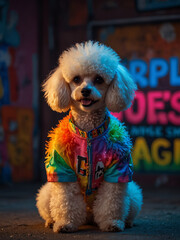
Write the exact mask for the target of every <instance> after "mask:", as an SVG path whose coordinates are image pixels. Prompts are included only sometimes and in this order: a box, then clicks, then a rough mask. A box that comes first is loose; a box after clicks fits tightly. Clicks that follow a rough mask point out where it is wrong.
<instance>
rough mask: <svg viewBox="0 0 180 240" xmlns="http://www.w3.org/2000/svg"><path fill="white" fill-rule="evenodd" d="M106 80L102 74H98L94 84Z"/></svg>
mask: <svg viewBox="0 0 180 240" xmlns="http://www.w3.org/2000/svg"><path fill="white" fill-rule="evenodd" d="M103 82H104V79H103V78H102V77H101V76H99V75H98V76H96V77H95V79H94V84H102V83H103Z"/></svg>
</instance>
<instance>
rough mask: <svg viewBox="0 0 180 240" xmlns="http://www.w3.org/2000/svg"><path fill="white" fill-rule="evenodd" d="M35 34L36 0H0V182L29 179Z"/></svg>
mask: <svg viewBox="0 0 180 240" xmlns="http://www.w3.org/2000/svg"><path fill="white" fill-rule="evenodd" d="M32 13H33V14H32ZM37 37H38V36H37V6H36V1H28V2H26V3H25V4H24V2H23V1H20V0H17V1H13V0H11V1H8V0H0V183H7V182H11V181H24V180H32V179H33V175H34V171H33V169H34V146H33V139H34V137H36V136H35V135H34V132H35V127H36V121H35V118H36V117H35V116H36V114H35V113H36V111H37V108H38V102H37V92H38V83H37Z"/></svg>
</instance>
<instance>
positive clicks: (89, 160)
mask: <svg viewBox="0 0 180 240" xmlns="http://www.w3.org/2000/svg"><path fill="white" fill-rule="evenodd" d="M91 151H92V149H91V141H90V139H87V152H88V166H89V172H88V188H87V195H89V194H91V180H92V179H91V175H92V174H91V171H92V169H91V168H92V156H91Z"/></svg>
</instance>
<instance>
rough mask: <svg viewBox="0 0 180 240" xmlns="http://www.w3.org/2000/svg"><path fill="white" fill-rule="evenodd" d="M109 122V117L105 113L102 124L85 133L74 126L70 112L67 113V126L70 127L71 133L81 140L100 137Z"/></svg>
mask: <svg viewBox="0 0 180 240" xmlns="http://www.w3.org/2000/svg"><path fill="white" fill-rule="evenodd" d="M109 122H110V116H109V114H108V113H107V114H106V117H105V120H104V121H103V123H101V124H100V125H99V126H98V127H97V128H94V129H92V130H91V131H89V132H85V131H83V130H81V129H79V128H78V127H77V126H76V125H75V124H74V122H73V119H72V114H71V112H70V113H69V125H70V129H71V131H72V132H74V133H75V134H77V135H78V136H80V137H82V138H88V139H93V138H96V137H98V136H100V135H102V134H103V133H104V132H105V131H106V130H107V128H108V126H109Z"/></svg>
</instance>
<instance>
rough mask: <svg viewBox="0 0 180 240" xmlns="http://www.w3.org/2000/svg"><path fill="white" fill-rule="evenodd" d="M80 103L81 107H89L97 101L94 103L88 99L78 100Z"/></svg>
mask: <svg viewBox="0 0 180 240" xmlns="http://www.w3.org/2000/svg"><path fill="white" fill-rule="evenodd" d="M80 102H81V104H82V105H83V107H90V106H92V105H93V104H94V103H96V102H97V101H94V100H92V99H89V98H83V99H81V100H80Z"/></svg>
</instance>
